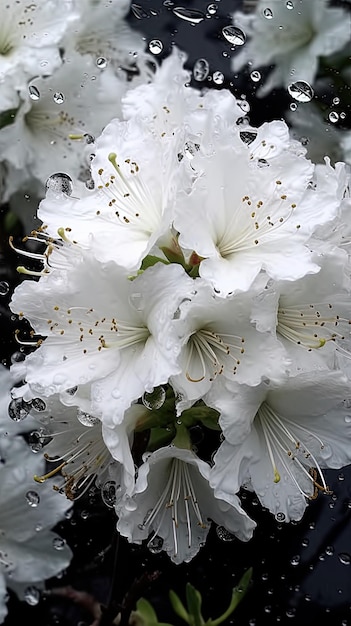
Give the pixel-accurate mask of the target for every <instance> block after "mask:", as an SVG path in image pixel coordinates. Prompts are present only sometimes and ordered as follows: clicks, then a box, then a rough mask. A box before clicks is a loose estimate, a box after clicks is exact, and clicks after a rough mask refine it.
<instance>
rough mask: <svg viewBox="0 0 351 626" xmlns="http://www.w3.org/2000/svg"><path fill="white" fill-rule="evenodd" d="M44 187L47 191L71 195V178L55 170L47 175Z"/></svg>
mask: <svg viewBox="0 0 351 626" xmlns="http://www.w3.org/2000/svg"><path fill="white" fill-rule="evenodd" d="M45 188H46V190H47V191H53V192H55V193H65V194H66V195H67V196H71V195H72V191H73V182H72V178H71V177H70V176H68V174H64V173H63V172H57V173H56V174H52V175H51V176H49V178H48V179H47V181H46V183H45Z"/></svg>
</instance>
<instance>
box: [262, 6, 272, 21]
mask: <svg viewBox="0 0 351 626" xmlns="http://www.w3.org/2000/svg"><path fill="white" fill-rule="evenodd" d="M263 17H265V18H266V19H267V20H271V19H272V17H273V11H272V9H269V8H267V9H263Z"/></svg>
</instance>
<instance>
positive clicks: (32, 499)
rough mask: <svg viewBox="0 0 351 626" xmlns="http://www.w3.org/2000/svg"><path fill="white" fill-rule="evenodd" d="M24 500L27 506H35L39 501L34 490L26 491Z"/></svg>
mask: <svg viewBox="0 0 351 626" xmlns="http://www.w3.org/2000/svg"><path fill="white" fill-rule="evenodd" d="M26 500H27V503H28V504H29V506H31V507H33V508H35V507H37V506H38V504H39V502H40V496H39V494H38V493H37V492H36V491H27V493H26Z"/></svg>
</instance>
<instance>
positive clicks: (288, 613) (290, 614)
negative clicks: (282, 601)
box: [285, 607, 296, 617]
mask: <svg viewBox="0 0 351 626" xmlns="http://www.w3.org/2000/svg"><path fill="white" fill-rule="evenodd" d="M295 613H296V609H295V608H294V607H292V608H291V609H287V610H286V612H285V615H286V616H287V617H295Z"/></svg>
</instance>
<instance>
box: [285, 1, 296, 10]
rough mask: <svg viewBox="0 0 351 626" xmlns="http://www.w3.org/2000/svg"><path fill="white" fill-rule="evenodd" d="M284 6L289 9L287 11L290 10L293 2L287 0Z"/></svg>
mask: <svg viewBox="0 0 351 626" xmlns="http://www.w3.org/2000/svg"><path fill="white" fill-rule="evenodd" d="M285 6H286V8H287V9H289V11H291V9H293V8H294V4H293V2H291V0H288V1H287V2H286V3H285Z"/></svg>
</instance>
